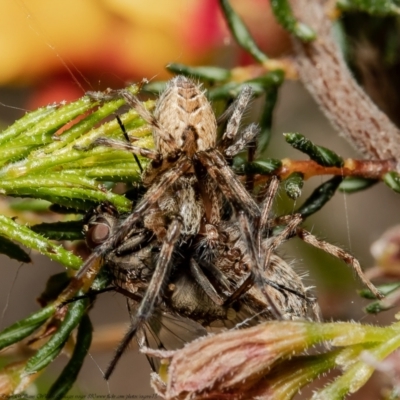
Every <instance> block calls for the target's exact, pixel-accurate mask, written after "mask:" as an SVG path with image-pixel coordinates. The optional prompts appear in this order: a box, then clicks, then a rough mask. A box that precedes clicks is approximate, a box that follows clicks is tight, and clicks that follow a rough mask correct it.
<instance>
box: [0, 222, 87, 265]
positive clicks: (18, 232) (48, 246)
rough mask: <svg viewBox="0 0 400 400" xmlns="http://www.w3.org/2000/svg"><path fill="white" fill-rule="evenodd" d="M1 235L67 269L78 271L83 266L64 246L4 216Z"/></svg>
mask: <svg viewBox="0 0 400 400" xmlns="http://www.w3.org/2000/svg"><path fill="white" fill-rule="evenodd" d="M0 235H1V236H5V237H7V238H8V239H10V240H16V241H17V242H19V243H21V244H23V245H24V246H26V247H29V248H31V249H34V250H37V251H39V252H40V253H42V254H44V255H46V256H48V257H49V258H51V259H52V260H55V261H58V262H60V263H61V264H63V265H64V266H65V267H67V268H72V269H78V268H79V267H80V266H81V264H82V260H81V259H80V258H79V257H77V256H75V255H74V254H72V253H71V252H69V251H67V250H65V249H64V248H63V247H62V246H60V245H55V244H54V243H52V242H51V241H50V240H48V239H46V238H44V237H43V236H41V235H39V234H37V233H35V232H33V231H32V230H31V229H29V228H28V227H26V226H22V225H19V224H17V223H16V222H15V221H14V220H12V219H11V218H7V217H5V216H4V215H0Z"/></svg>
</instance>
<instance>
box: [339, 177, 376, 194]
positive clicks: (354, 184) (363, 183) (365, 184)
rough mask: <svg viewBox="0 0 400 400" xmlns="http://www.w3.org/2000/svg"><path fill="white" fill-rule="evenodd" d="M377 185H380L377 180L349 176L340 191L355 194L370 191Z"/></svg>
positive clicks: (341, 185)
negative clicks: (369, 189) (370, 188)
mask: <svg viewBox="0 0 400 400" xmlns="http://www.w3.org/2000/svg"><path fill="white" fill-rule="evenodd" d="M376 183H378V181H377V180H376V179H368V178H360V177H356V176H348V177H346V178H345V179H344V180H343V182H342V183H341V184H340V186H339V190H340V191H341V192H344V193H355V192H359V191H361V190H364V189H368V188H369V187H371V186H372V185H375V184H376Z"/></svg>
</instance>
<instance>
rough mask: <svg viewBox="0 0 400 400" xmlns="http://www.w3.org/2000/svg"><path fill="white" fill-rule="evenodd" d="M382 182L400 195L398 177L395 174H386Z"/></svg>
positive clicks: (399, 178)
mask: <svg viewBox="0 0 400 400" xmlns="http://www.w3.org/2000/svg"><path fill="white" fill-rule="evenodd" d="M382 180H383V181H384V182H385V183H386V185H388V186H389V187H390V189H392V190H394V191H395V192H397V193H400V175H399V174H398V173H397V172H388V173H387V174H385V175H384V176H383V178H382Z"/></svg>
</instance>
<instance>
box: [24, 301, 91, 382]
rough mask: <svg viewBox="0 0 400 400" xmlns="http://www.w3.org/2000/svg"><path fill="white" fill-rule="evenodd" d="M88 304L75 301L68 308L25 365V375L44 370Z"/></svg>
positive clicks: (60, 348) (61, 346)
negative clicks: (49, 335)
mask: <svg viewBox="0 0 400 400" xmlns="http://www.w3.org/2000/svg"><path fill="white" fill-rule="evenodd" d="M88 304H89V300H88V299H83V300H77V301H75V302H74V303H72V304H71V305H70V306H69V307H68V312H67V314H66V316H65V318H64V320H63V321H62V323H61V325H60V327H59V328H58V330H57V331H56V332H55V333H54V335H53V336H52V337H51V338H50V339H49V340H48V342H47V343H46V344H45V345H44V346H43V347H41V348H40V349H39V350H38V351H37V353H36V354H35V355H34V356H33V357H31V358H30V359H29V360H28V362H27V363H26V367H25V371H24V372H25V373H26V374H32V373H35V372H37V371H40V370H41V369H43V368H45V367H46V366H47V365H48V364H50V363H51V362H52V361H53V360H54V359H55V358H56V357H57V356H58V354H59V353H60V351H61V350H62V348H63V346H64V344H65V342H66V341H67V339H68V337H69V335H70V334H71V332H72V330H73V329H74V328H75V327H76V326H77V325H78V323H79V321H80V320H81V319H82V316H83V314H84V313H85V312H86V308H87V306H88Z"/></svg>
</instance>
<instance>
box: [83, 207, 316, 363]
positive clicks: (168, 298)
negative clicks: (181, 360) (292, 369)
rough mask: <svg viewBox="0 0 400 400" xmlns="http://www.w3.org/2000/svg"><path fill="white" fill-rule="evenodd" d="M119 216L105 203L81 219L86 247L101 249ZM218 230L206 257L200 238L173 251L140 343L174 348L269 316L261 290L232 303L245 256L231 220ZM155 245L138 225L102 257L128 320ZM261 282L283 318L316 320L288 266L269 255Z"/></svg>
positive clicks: (306, 291)
mask: <svg viewBox="0 0 400 400" xmlns="http://www.w3.org/2000/svg"><path fill="white" fill-rule="evenodd" d="M123 218H125V217H124V216H120V215H119V213H118V211H117V210H116V209H115V207H114V206H112V205H111V204H109V203H102V204H100V205H99V206H98V207H96V208H95V209H94V210H93V211H92V212H91V213H89V214H88V215H87V217H86V224H85V225H84V231H85V237H86V242H87V244H88V246H89V247H91V248H96V247H97V246H100V245H101V244H102V243H103V242H104V241H105V240H107V238H108V237H109V236H111V235H113V234H115V232H116V230H117V229H118V226H119V224H120V222H119V221H120V219H123ZM216 229H218V232H215V234H216V235H218V239H216V240H215V243H214V246H213V250H212V252H210V251H209V249H208V248H207V249H205V248H204V247H203V246H202V245H201V240H202V239H200V243H196V242H193V243H191V244H186V245H183V246H181V247H180V248H179V250H178V251H176V252H175V253H174V268H173V270H172V271H171V274H170V276H169V277H168V279H167V280H166V282H165V284H166V287H165V289H164V291H163V292H162V294H161V295H160V297H159V299H158V302H157V304H156V309H155V310H154V311H153V313H152V315H151V316H150V318H149V319H148V320H147V321H146V322H145V323H144V324H143V326H141V327H140V328H139V330H138V332H137V336H136V337H137V340H138V342H139V345H140V346H141V345H146V347H152V348H154V347H155V346H156V347H157V348H159V349H176V348H177V347H182V346H183V344H184V343H186V342H188V341H191V340H193V339H194V338H196V337H198V336H204V335H205V334H206V333H207V331H206V330H205V329H204V328H203V327H211V328H212V327H214V328H218V327H224V328H232V327H236V326H238V324H240V325H242V326H251V325H254V324H256V323H259V322H261V321H265V320H269V319H272V318H274V315H273V314H272V313H271V311H270V309H269V305H268V303H267V302H266V300H265V297H264V296H263V293H261V292H260V290H259V289H258V288H257V287H256V286H253V287H250V288H248V289H247V291H245V292H244V293H243V294H242V295H241V296H240V297H238V298H236V299H233V298H232V296H231V294H232V293H234V292H235V291H236V290H237V288H238V285H239V284H240V282H242V280H243V278H244V277H245V276H246V275H247V274H248V272H249V265H250V262H251V260H250V259H249V258H250V255H249V254H248V252H247V247H246V244H245V243H244V240H243V239H242V237H241V233H240V228H239V226H238V223H237V222H234V221H221V222H220V224H219V226H218V228H216ZM270 242H271V241H270V239H268V238H265V239H263V243H262V252H263V254H267V252H268V248H270V244H271V243H270ZM160 247H161V246H160V243H159V241H158V240H157V239H156V238H155V237H154V235H153V234H152V233H151V232H150V231H148V230H146V229H145V228H139V227H138V228H137V229H136V230H135V231H132V232H131V233H130V234H129V236H128V237H127V238H126V240H125V242H124V243H122V244H121V245H120V246H119V247H118V248H116V249H114V250H113V251H111V252H110V253H109V254H107V256H106V257H105V260H104V261H105V265H106V267H107V270H108V272H109V273H110V275H111V278H112V281H113V287H111V289H113V290H115V291H117V292H120V293H121V294H123V295H125V296H126V297H127V302H128V308H129V310H130V314H131V316H132V317H134V316H135V314H136V311H137V308H138V306H139V304H140V302H141V301H142V299H143V297H144V295H145V292H146V290H147V287H148V284H149V282H150V280H151V277H152V274H153V273H154V268H155V265H156V263H157V258H158V256H159V254H160ZM196 265H197V267H194V266H196ZM199 274H204V276H201V275H199ZM202 279H207V280H209V281H210V282H211V285H210V286H207V285H204V284H203V285H202V283H201V281H202ZM263 283H264V285H265V287H266V290H267V291H268V294H269V296H270V297H271V298H272V299H273V301H274V302H275V304H276V305H277V306H278V307H279V309H280V310H281V312H282V315H283V318H285V319H314V320H318V319H319V309H318V304H317V302H316V299H315V297H313V295H312V293H311V291H310V288H306V287H304V285H303V283H302V281H301V279H300V277H299V276H298V275H297V274H296V273H295V271H294V270H293V268H292V267H290V266H289V265H288V264H287V263H286V262H285V261H284V260H283V259H282V258H280V257H278V256H277V255H276V254H272V255H271V258H270V265H269V268H268V269H267V270H266V271H265V272H264V274H263ZM149 361H150V364H151V365H152V367H153V369H154V370H156V367H155V362H156V361H155V360H154V359H152V358H151V357H150V358H149Z"/></svg>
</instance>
